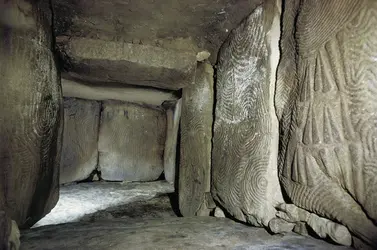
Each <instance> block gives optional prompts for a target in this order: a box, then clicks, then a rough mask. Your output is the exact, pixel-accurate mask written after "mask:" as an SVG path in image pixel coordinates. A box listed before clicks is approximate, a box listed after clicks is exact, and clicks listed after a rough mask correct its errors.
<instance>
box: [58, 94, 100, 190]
mask: <svg viewBox="0 0 377 250" xmlns="http://www.w3.org/2000/svg"><path fill="white" fill-rule="evenodd" d="M100 107H101V105H100V103H99V102H96V101H89V100H83V99H76V98H64V133H63V149H62V158H61V162H60V184H63V183H68V182H74V181H80V180H84V179H86V178H88V177H89V175H90V174H91V173H92V172H93V170H95V169H96V167H97V161H98V147H97V145H98V129H99V116H100Z"/></svg>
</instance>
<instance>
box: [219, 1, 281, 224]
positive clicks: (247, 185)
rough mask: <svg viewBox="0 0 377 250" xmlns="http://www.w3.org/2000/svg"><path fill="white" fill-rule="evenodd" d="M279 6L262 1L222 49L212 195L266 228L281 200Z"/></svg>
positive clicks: (236, 214)
mask: <svg viewBox="0 0 377 250" xmlns="http://www.w3.org/2000/svg"><path fill="white" fill-rule="evenodd" d="M279 18H280V16H279V8H278V7H277V6H275V5H272V6H270V5H268V6H267V5H262V6H260V7H258V8H257V9H256V10H254V12H253V13H252V14H251V15H250V16H249V17H248V18H247V19H245V20H244V21H243V22H242V23H241V25H240V26H239V27H238V28H237V29H235V30H234V31H233V32H232V34H231V35H230V36H229V37H228V39H227V41H226V42H225V43H224V45H223V47H222V48H221V50H220V53H219V63H218V67H217V68H218V70H217V83H216V90H217V91H216V92H217V99H216V100H217V101H216V110H215V122H214V138H213V152H212V177H213V179H212V194H213V195H214V198H215V199H216V200H217V202H218V203H219V204H220V205H221V206H222V207H223V208H225V210H226V211H227V212H228V213H229V214H230V215H232V216H234V217H235V218H236V219H238V220H241V221H244V222H248V223H251V224H253V225H256V226H268V223H269V221H270V220H271V219H272V218H274V217H275V213H276V210H275V206H276V205H277V204H279V203H281V202H283V197H282V193H281V189H280V185H279V180H278V173H277V154H278V137H279V136H278V120H277V117H276V114H275V108H274V91H275V74H276V68H277V63H278V58H279V49H278V39H279V35H280V26H279Z"/></svg>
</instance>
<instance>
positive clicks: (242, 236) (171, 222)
mask: <svg viewBox="0 0 377 250" xmlns="http://www.w3.org/2000/svg"><path fill="white" fill-rule="evenodd" d="M21 242H22V246H21V249H24V250H32V249H35V250H36V249H38V250H43V249H46V250H47V249H51V250H52V249H83V250H84V249H88V250H89V249H90V250H97V249H98V250H100V249H101V250H102V249H114V250H117V249H119V250H120V249H258V250H262V249H270V250H274V249H328V250H335V249H348V248H345V247H340V246H335V245H330V244H328V243H326V242H324V241H321V240H316V239H314V238H306V237H303V236H299V235H296V234H294V233H291V234H286V235H273V236H272V235H270V234H268V233H267V232H266V231H265V230H264V229H261V228H255V227H249V226H246V225H243V224H239V223H236V222H233V221H232V220H229V219H225V218H214V217H192V218H188V217H185V218H183V217H176V218H174V217H170V218H158V219H148V220H145V219H140V220H139V221H138V222H135V221H134V220H132V221H128V220H127V219H116V220H112V219H109V220H101V221H95V222H80V223H68V224H63V225H53V226H46V227H40V228H36V229H32V230H29V231H24V232H22V238H21Z"/></svg>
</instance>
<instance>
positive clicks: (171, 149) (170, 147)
mask: <svg viewBox="0 0 377 250" xmlns="http://www.w3.org/2000/svg"><path fill="white" fill-rule="evenodd" d="M181 109H182V99H179V100H178V101H177V102H176V104H175V105H174V106H173V107H168V108H167V110H166V141H165V150H164V174H165V180H167V181H168V182H169V183H172V184H173V185H174V183H175V178H176V168H177V166H176V155H177V140H178V129H179V122H180V120H181Z"/></svg>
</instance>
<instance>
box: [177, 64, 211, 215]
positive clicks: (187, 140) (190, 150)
mask: <svg viewBox="0 0 377 250" xmlns="http://www.w3.org/2000/svg"><path fill="white" fill-rule="evenodd" d="M213 101H214V100H213V68H212V66H211V65H210V64H208V63H206V62H204V63H198V68H197V70H196V78H195V84H193V85H190V86H189V87H186V88H184V89H183V93H182V115H181V148H180V166H179V187H178V189H179V190H178V193H179V208H180V211H181V213H182V215H183V216H193V215H204V214H205V213H206V212H205V210H207V207H208V206H207V204H206V203H207V200H208V198H209V197H208V194H209V192H210V180H211V179H210V178H211V176H210V173H211V172H210V171H211V148H212V143H211V139H212V122H213V114H212V110H213ZM207 215H209V212H208V214H207Z"/></svg>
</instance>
